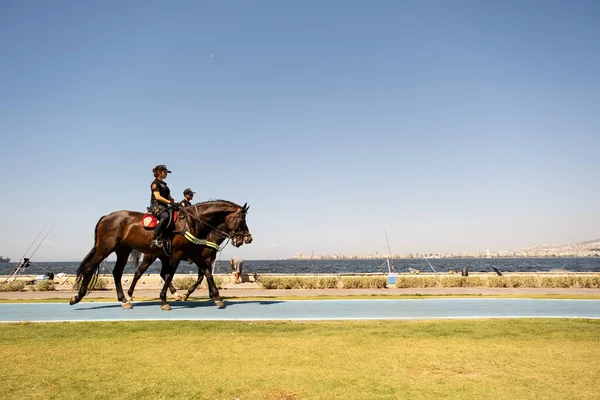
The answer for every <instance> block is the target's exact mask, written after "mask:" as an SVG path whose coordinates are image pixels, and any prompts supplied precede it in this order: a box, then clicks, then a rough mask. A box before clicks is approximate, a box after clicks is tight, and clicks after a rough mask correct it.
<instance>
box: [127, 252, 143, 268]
mask: <svg viewBox="0 0 600 400" xmlns="http://www.w3.org/2000/svg"><path fill="white" fill-rule="evenodd" d="M141 256H142V253H140V252H139V251H137V250H132V251H131V254H130V255H129V261H131V262H132V263H133V266H134V267H135V268H137V267H139V265H140V257H141Z"/></svg>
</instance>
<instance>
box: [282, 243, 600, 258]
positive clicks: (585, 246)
mask: <svg viewBox="0 0 600 400" xmlns="http://www.w3.org/2000/svg"><path fill="white" fill-rule="evenodd" d="M499 257H600V239H596V240H589V241H585V242H581V243H564V244H544V245H539V246H532V247H529V248H523V249H513V250H490V249H486V250H485V251H482V252H458V253H457V252H454V253H438V252H432V253H423V254H422V253H402V254H398V253H391V254H390V253H384V254H381V253H378V252H375V253H373V254H302V253H296V254H295V255H294V256H293V257H289V258H290V259H300V260H309V259H375V258H377V259H385V258H499Z"/></svg>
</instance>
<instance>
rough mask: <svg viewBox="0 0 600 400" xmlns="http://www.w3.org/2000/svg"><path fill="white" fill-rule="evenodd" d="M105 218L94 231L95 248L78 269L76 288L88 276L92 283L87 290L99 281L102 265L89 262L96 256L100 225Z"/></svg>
mask: <svg viewBox="0 0 600 400" xmlns="http://www.w3.org/2000/svg"><path fill="white" fill-rule="evenodd" d="M103 218H104V217H102V218H100V219H99V220H98V222H97V223H96V228H95V229H94V247H92V250H90V252H89V253H88V254H87V256H85V258H84V259H83V261H82V262H81V264H79V267H78V268H77V280H76V281H75V286H79V285H81V284H82V281H83V278H84V277H86V276H90V281H89V283H88V285H87V287H86V288H85V289H86V291H87V288H89V287H94V284H95V283H96V280H97V279H98V271H99V270H100V264H98V265H93V264H90V263H89V261H90V260H91V259H92V257H94V256H95V255H96V246H97V243H98V225H100V221H102V219H103Z"/></svg>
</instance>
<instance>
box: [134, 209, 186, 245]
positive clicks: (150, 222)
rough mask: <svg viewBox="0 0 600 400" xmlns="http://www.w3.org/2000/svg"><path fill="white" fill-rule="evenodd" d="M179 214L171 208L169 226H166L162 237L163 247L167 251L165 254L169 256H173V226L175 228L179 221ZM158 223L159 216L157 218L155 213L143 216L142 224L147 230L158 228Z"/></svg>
mask: <svg viewBox="0 0 600 400" xmlns="http://www.w3.org/2000/svg"><path fill="white" fill-rule="evenodd" d="M178 216H179V213H178V212H177V211H175V210H169V225H167V227H166V228H165V231H164V233H163V236H164V237H163V239H162V243H163V245H162V249H163V251H164V252H165V254H166V255H167V257H171V255H172V252H171V232H172V231H173V228H175V222H176V221H177V218H178ZM157 225H158V218H156V216H155V215H154V214H144V215H143V216H142V226H143V227H144V229H145V230H147V231H152V230H154V229H156V226H157Z"/></svg>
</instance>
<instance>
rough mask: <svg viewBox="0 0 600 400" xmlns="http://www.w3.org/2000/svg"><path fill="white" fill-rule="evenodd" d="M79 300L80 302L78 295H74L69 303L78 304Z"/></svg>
mask: <svg viewBox="0 0 600 400" xmlns="http://www.w3.org/2000/svg"><path fill="white" fill-rule="evenodd" d="M78 302H79V300H77V296H73V297H71V299H70V300H69V305H70V306H72V305H73V304H77V303H78Z"/></svg>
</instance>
